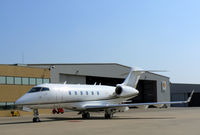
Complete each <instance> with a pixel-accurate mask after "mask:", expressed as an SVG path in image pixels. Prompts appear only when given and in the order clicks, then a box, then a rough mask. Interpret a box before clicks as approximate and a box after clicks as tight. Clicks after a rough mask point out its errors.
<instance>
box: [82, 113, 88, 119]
mask: <svg viewBox="0 0 200 135" xmlns="http://www.w3.org/2000/svg"><path fill="white" fill-rule="evenodd" d="M82 118H83V119H89V118H90V113H89V112H83V113H82Z"/></svg>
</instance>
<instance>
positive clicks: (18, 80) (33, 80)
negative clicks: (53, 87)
mask: <svg viewBox="0 0 200 135" xmlns="http://www.w3.org/2000/svg"><path fill="white" fill-rule="evenodd" d="M49 82H50V71H49V69H45V68H36V67H27V66H26V65H19V64H17V65H0V110H2V109H3V110H4V109H9V108H7V107H8V106H7V105H11V106H12V105H14V102H15V101H16V100H17V99H18V98H19V97H21V96H22V95H24V94H25V93H26V92H28V91H29V90H30V88H32V87H33V86H35V85H38V84H42V83H49ZM45 113H46V112H45ZM0 116H10V111H0Z"/></svg>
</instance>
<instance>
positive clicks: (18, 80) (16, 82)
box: [15, 77, 22, 85]
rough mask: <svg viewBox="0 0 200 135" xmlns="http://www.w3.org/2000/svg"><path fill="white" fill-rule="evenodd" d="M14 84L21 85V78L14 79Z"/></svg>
mask: <svg viewBox="0 0 200 135" xmlns="http://www.w3.org/2000/svg"><path fill="white" fill-rule="evenodd" d="M15 84H20V85H21V84H22V78H21V77H15Z"/></svg>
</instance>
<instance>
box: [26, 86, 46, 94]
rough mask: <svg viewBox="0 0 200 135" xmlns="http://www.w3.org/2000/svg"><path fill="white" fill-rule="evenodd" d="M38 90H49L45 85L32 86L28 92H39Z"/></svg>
mask: <svg viewBox="0 0 200 135" xmlns="http://www.w3.org/2000/svg"><path fill="white" fill-rule="evenodd" d="M40 91H49V88H47V87H33V88H31V90H30V91H29V92H28V93H33V92H40Z"/></svg>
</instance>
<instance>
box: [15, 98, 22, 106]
mask: <svg viewBox="0 0 200 135" xmlns="http://www.w3.org/2000/svg"><path fill="white" fill-rule="evenodd" d="M23 103H24V100H23V99H22V98H19V99H18V100H17V101H16V102H15V104H16V105H21V104H23Z"/></svg>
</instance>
